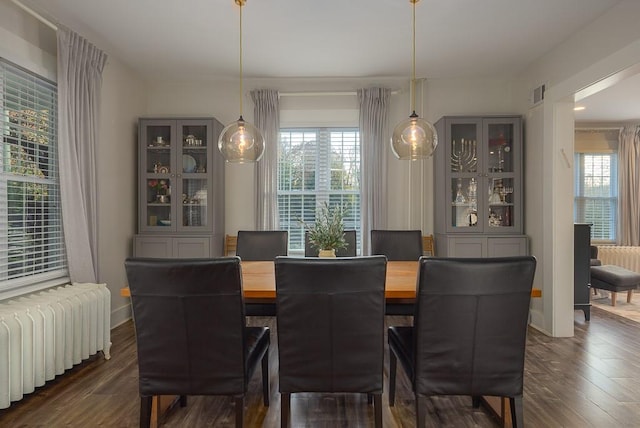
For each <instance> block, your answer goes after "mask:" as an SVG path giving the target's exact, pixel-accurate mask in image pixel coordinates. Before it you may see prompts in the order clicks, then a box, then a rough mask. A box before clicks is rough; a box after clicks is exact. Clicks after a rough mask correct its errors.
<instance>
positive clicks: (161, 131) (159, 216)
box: [141, 123, 175, 229]
mask: <svg viewBox="0 0 640 428" xmlns="http://www.w3.org/2000/svg"><path fill="white" fill-rule="evenodd" d="M143 136H144V139H145V141H144V142H145V149H144V151H143V165H144V169H145V171H144V173H145V177H146V178H145V180H144V182H145V188H144V191H143V192H142V195H141V196H142V197H143V198H144V201H146V206H145V207H144V208H145V211H146V215H145V219H146V220H145V222H146V226H147V227H152V228H155V227H158V228H171V229H173V227H171V226H172V224H171V220H172V217H175V215H172V214H173V213H172V206H171V188H172V184H174V183H173V180H172V179H171V172H172V169H173V156H172V143H173V132H172V128H171V126H170V125H165V124H160V123H159V124H150V125H148V126H147V127H146V129H144V132H143Z"/></svg>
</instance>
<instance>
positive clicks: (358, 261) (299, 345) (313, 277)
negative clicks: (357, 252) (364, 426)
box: [275, 256, 386, 393]
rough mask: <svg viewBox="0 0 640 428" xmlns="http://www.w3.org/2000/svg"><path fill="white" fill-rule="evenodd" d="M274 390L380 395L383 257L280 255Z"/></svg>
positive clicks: (382, 329) (277, 283) (277, 264)
mask: <svg viewBox="0 0 640 428" xmlns="http://www.w3.org/2000/svg"><path fill="white" fill-rule="evenodd" d="M275 272H276V290H277V297H276V304H277V312H276V314H277V315H276V317H277V328H278V354H279V360H280V367H279V377H280V392H289V393H291V392H376V391H377V392H382V370H383V348H384V313H385V297H384V285H385V276H386V259H385V258H384V257H382V256H373V257H354V258H340V259H336V258H334V259H325V258H318V259H316V258H293V257H291V258H290V257H278V258H276V262H275Z"/></svg>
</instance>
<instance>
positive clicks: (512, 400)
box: [509, 395, 524, 428]
mask: <svg viewBox="0 0 640 428" xmlns="http://www.w3.org/2000/svg"><path fill="white" fill-rule="evenodd" d="M509 407H511V426H512V427H513V428H518V427H523V426H524V408H523V405H522V395H518V396H517V397H509Z"/></svg>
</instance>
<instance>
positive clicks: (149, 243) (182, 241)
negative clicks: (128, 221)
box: [133, 235, 212, 259]
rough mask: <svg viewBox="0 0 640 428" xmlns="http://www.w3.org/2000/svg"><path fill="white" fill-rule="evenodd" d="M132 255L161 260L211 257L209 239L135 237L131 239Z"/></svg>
mask: <svg viewBox="0 0 640 428" xmlns="http://www.w3.org/2000/svg"><path fill="white" fill-rule="evenodd" d="M133 255H134V257H152V258H161V259H166V258H180V259H182V258H202V257H211V256H212V252H211V238H210V237H209V236H188V237H185V236H149V235H136V236H135V237H134V238H133Z"/></svg>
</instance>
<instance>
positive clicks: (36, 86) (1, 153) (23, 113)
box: [0, 58, 67, 290]
mask: <svg viewBox="0 0 640 428" xmlns="http://www.w3.org/2000/svg"><path fill="white" fill-rule="evenodd" d="M0 112H1V114H2V115H1V117H0V126H1V132H2V146H1V150H0V165H1V166H0V168H1V169H0V290H8V289H12V288H17V287H21V286H26V285H32V284H34V283H38V282H43V281H47V280H51V279H54V278H60V277H64V276H66V275H67V262H66V257H65V248H64V238H63V235H62V215H61V209H60V186H59V180H58V159H57V140H56V135H57V132H56V126H57V88H56V85H55V84H54V83H52V82H50V81H48V80H46V79H44V78H42V77H39V76H37V75H35V74H33V73H31V72H29V71H27V70H24V69H22V68H20V67H18V66H16V65H14V64H12V63H10V62H8V61H5V60H4V59H2V58H0Z"/></svg>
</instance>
